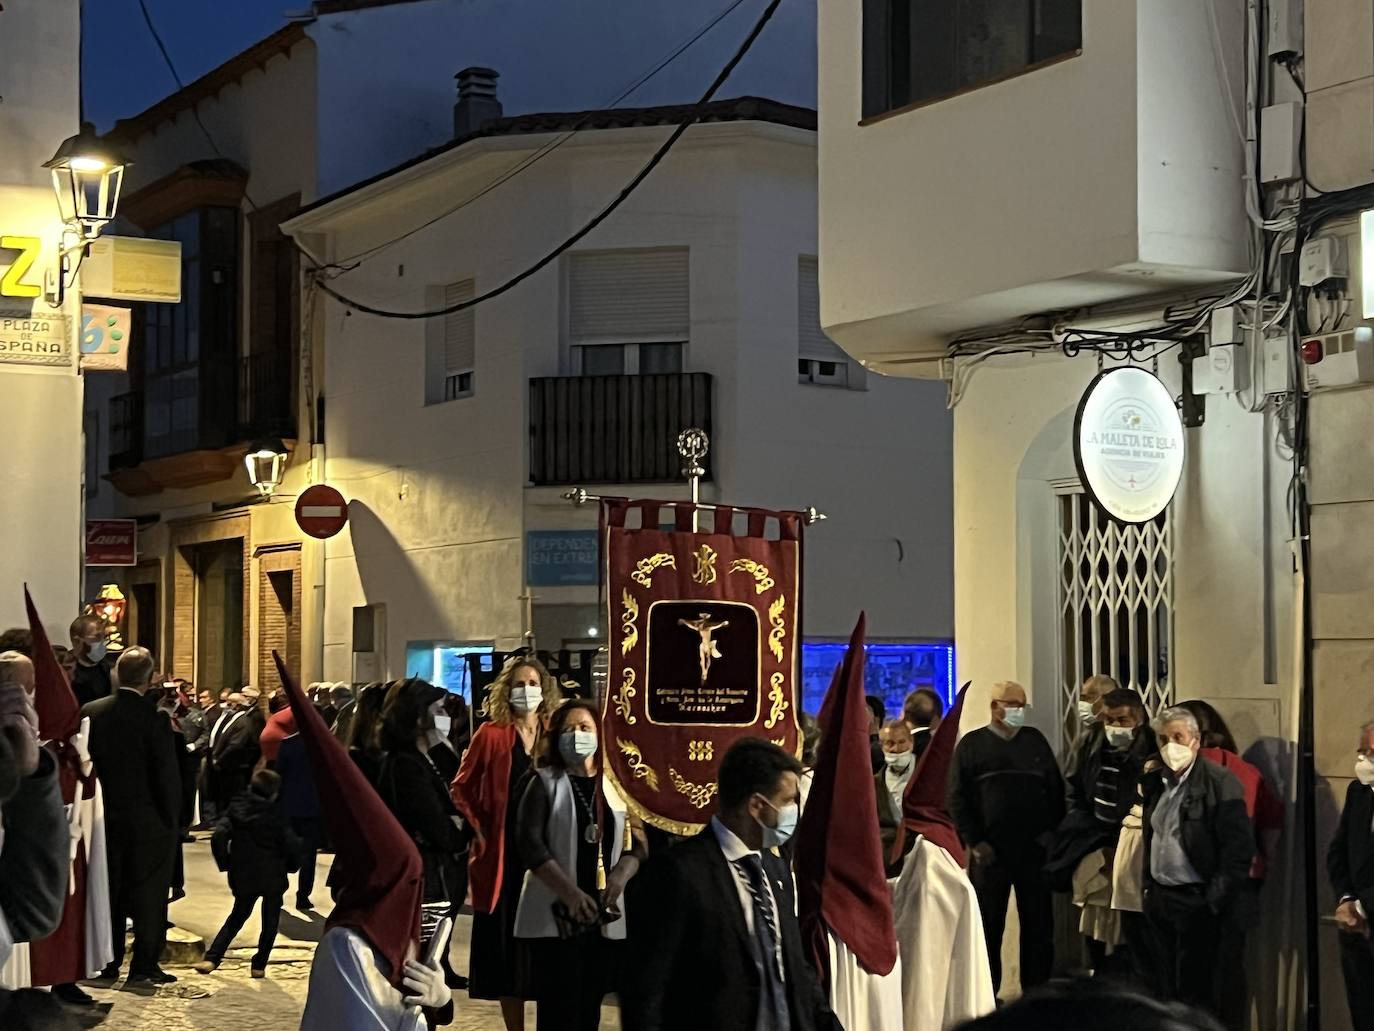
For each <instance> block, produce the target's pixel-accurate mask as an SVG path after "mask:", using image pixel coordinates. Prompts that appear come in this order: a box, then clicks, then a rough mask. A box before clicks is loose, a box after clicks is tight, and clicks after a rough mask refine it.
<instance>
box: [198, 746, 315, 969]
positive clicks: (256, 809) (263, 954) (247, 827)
mask: <svg viewBox="0 0 1374 1031" xmlns="http://www.w3.org/2000/svg"><path fill="white" fill-rule="evenodd" d="M280 792H281V778H280V777H279V776H277V774H276V773H274V772H272V771H271V770H259V771H258V772H257V773H255V774H253V779H252V781H251V783H250V784H249V785H248V789H247V790H246V791H243V792H242V793H241V794H239V796H238V797H237V798H235V799H234V800H233V802H232V803H230V805H229V815H228V816H226V817H225V818H224V819H223V820H222V821H221V822H220V824H219V826H218V827H217V828H216V829H215V833H214V836H213V837H212V838H211V839H210V848H211V850H212V851H213V852H214V856H215V864H216V865H217V866H218V867H219V868H220V869H221V870H223V871H226V872H227V873H228V874H229V890H230V891H232V892H233V893H234V909H233V911H232V912H231V913H230V914H229V916H228V918H227V919H226V920H225V921H224V926H223V927H221V928H220V931H219V934H217V935H216V936H215V940H214V942H213V944H211V946H210V948H209V949H207V950H206V952H205V959H204V961H203V962H200V963H197V964H196V971H197V972H199V973H202V974H210V973H213V972H214V971H215V970H216V969H217V968H218V967H219V965H220V962H221V961H222V960H223V959H224V954H225V952H226V951H228V949H229V946H230V945H231V944H232V943H233V940H234V936H235V935H237V934H238V933H239V931H240V930H242V929H243V925H244V924H245V923H246V922H247V921H248V917H249V916H251V915H252V912H253V903H255V902H256V901H257V900H258V899H262V933H261V934H260V935H259V937H258V951H257V953H256V954H255V955H254V956H253V966H252V973H253V976H254V977H266V976H267V960H268V957H269V956H270V955H271V952H272V943H273V942H274V941H275V940H276V937H277V924H278V922H279V921H280V919H281V906H282V897H283V896H284V895H285V894H286V888H287V880H286V876H287V874H289V873H292V872H294V871H295V870H296V869H297V868H298V867H299V865H300V851H301V843H300V839H299V838H297V837H296V835H295V834H293V833H292V831H291V828H290V826H289V825H288V824H287V820H286V817H285V815H283V813H282V810H281V807H280V806H279V805H278V804H277V796H278V794H279V793H280Z"/></svg>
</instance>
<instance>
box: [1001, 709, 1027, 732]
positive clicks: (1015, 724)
mask: <svg viewBox="0 0 1374 1031" xmlns="http://www.w3.org/2000/svg"><path fill="white" fill-rule="evenodd" d="M1002 722H1003V723H1005V724H1006V725H1007V726H1008V727H1010V728H1011V729H1012V730H1020V729H1021V728H1022V727H1024V726H1025V725H1026V706H1024V705H1023V706H1020V707H1019V708H1017V707H1014V706H1010V705H1004V706H1002Z"/></svg>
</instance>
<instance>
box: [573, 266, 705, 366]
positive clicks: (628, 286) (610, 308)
mask: <svg viewBox="0 0 1374 1031" xmlns="http://www.w3.org/2000/svg"><path fill="white" fill-rule="evenodd" d="M568 293H569V310H568V328H569V332H570V334H571V336H572V340H573V342H574V343H583V342H587V341H602V342H607V343H611V342H616V341H622V342H627V343H636V342H652V341H677V340H684V341H685V340H687V339H688V337H689V333H690V323H691V313H690V308H689V301H688V284H687V249H686V248H676V249H673V250H655V251H616V252H612V253H606V254H574V255H572V256H571V258H570V262H569V273H568Z"/></svg>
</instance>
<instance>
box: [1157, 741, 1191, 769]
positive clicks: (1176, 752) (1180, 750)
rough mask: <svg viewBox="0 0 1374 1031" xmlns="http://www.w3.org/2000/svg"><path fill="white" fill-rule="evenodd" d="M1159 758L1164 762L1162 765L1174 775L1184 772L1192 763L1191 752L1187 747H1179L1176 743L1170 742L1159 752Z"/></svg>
mask: <svg viewBox="0 0 1374 1031" xmlns="http://www.w3.org/2000/svg"><path fill="white" fill-rule="evenodd" d="M1159 756H1160V758H1161V759H1163V760H1164V765H1165V766H1167V767H1169V769H1171V770H1173V771H1174V772H1175V773H1181V772H1182V771H1184V770H1186V769H1187V768H1188V767H1189V766H1190V765H1191V764H1192V762H1193V750H1192V749H1191V748H1189V747H1188V746H1187V745H1181V744H1179V743H1178V742H1177V741H1170V742H1169V743H1168V744H1167V745H1165V746H1164V747H1163V748H1161V749H1160V750H1159Z"/></svg>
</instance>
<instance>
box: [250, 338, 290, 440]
mask: <svg viewBox="0 0 1374 1031" xmlns="http://www.w3.org/2000/svg"><path fill="white" fill-rule="evenodd" d="M295 374H296V369H295V363H294V362H293V361H292V360H291V355H290V354H289V353H286V352H282V351H265V352H263V353H261V354H250V355H248V356H246V357H245V358H243V359H241V360H240V364H239V436H241V437H244V438H248V437H294V436H295V435H296V417H295V412H294V410H293V409H292V404H291V384H292V381H293V380H294V378H295Z"/></svg>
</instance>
